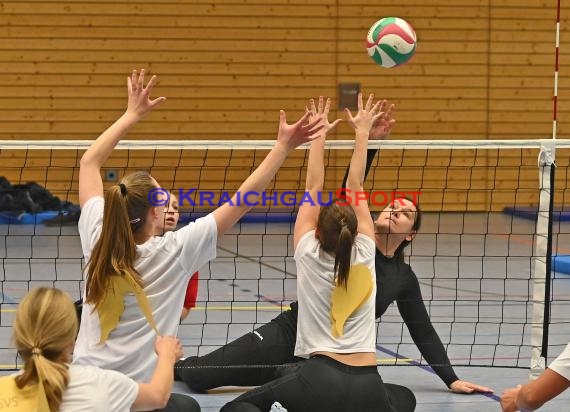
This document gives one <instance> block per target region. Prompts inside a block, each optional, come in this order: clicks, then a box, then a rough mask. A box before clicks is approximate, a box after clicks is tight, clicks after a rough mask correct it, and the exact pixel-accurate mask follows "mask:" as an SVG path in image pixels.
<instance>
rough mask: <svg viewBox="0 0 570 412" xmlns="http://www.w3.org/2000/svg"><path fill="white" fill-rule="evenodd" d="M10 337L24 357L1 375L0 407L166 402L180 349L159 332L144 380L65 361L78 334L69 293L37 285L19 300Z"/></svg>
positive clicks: (68, 408)
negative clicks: (15, 371) (15, 369)
mask: <svg viewBox="0 0 570 412" xmlns="http://www.w3.org/2000/svg"><path fill="white" fill-rule="evenodd" d="M13 330H14V332H13V333H14V336H13V339H14V342H15V345H16V348H17V349H18V353H19V354H20V356H21V357H22V359H23V361H24V368H23V371H22V373H21V374H19V375H17V376H5V377H2V378H0V400H1V401H2V405H3V406H2V408H1V409H2V410H3V411H4V410H6V411H37V412H56V411H59V412H77V411H86V412H87V411H89V412H127V411H131V410H133V411H148V410H152V409H156V408H161V407H164V406H165V405H166V402H167V401H168V398H169V396H170V389H171V386H172V370H171V369H172V367H173V365H174V362H175V361H176V359H177V358H178V357H179V356H180V354H181V353H182V346H181V344H180V342H179V341H178V339H176V338H175V337H172V336H170V337H158V338H157V339H156V342H155V350H156V353H157V355H158V362H157V365H156V368H155V370H154V373H153V374H152V377H151V380H150V382H149V383H137V382H135V381H133V380H132V379H131V378H129V377H127V376H125V375H123V374H122V373H119V372H115V371H110V370H104V369H100V368H97V367H93V366H79V365H68V363H69V362H70V360H71V352H72V351H73V346H74V340H75V336H76V334H77V317H76V316H75V307H74V305H73V302H72V300H71V298H70V297H69V296H68V295H67V294H66V293H65V292H63V291H61V290H58V289H52V288H38V289H34V290H32V291H31V292H30V293H28V294H27V295H26V296H25V297H24V299H22V301H21V302H20V304H19V306H18V310H17V312H16V318H15V321H14V329H13Z"/></svg>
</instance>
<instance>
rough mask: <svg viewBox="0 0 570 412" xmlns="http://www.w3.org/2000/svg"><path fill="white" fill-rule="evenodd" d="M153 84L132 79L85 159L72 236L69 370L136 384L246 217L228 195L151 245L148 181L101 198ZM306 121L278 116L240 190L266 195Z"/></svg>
mask: <svg viewBox="0 0 570 412" xmlns="http://www.w3.org/2000/svg"><path fill="white" fill-rule="evenodd" d="M155 83H156V77H155V76H153V77H152V78H151V79H150V81H149V82H148V84H147V85H145V82H144V70H141V71H140V72H139V71H136V70H135V71H133V72H132V74H131V76H129V77H128V79H127V86H128V87H127V89H128V103H127V110H126V112H125V113H124V114H123V115H122V116H121V117H120V118H119V119H118V120H117V121H116V122H115V123H114V124H113V125H112V126H111V127H109V128H108V129H107V130H106V131H105V132H104V133H103V134H102V135H101V136H99V138H98V139H97V140H96V141H95V142H94V143H93V144H92V145H91V147H90V148H89V149H88V150H87V151H86V152H85V154H84V155H83V157H82V158H81V164H80V170H79V202H80V205H81V219H80V220H79V234H80V237H81V246H82V249H83V254H84V256H85V259H86V262H87V268H86V289H85V294H84V296H83V301H84V304H83V311H82V315H81V327H80V330H79V335H78V337H77V343H76V348H75V352H74V363H77V364H82V365H94V366H99V367H103V368H113V369H115V370H118V371H121V372H123V373H125V374H126V375H128V376H130V377H131V378H133V379H136V380H141V381H146V380H148V379H149V378H150V375H151V373H152V370H153V368H154V366H155V365H156V361H157V358H156V355H155V354H154V350H153V342H154V338H155V336H156V334H167V335H176V333H177V330H178V324H179V323H178V320H179V317H180V308H181V307H182V304H183V300H184V294H185V293H184V292H185V290H186V285H187V283H188V280H189V278H190V276H191V275H192V274H193V273H195V272H196V271H197V270H198V269H200V267H202V266H203V265H204V264H206V263H207V262H208V261H210V260H212V259H214V258H215V257H216V245H217V239H218V238H219V237H221V236H222V235H223V234H224V233H225V232H226V231H227V230H228V229H230V228H231V227H232V226H233V225H234V224H235V223H236V222H237V221H238V220H239V219H240V218H241V217H243V215H244V214H245V213H247V212H248V211H249V210H250V209H251V207H250V206H247V205H245V204H243V202H240V201H239V200H238V198H237V195H234V197H233V198H232V201H231V202H229V203H227V204H224V205H222V206H220V207H219V208H218V209H216V210H215V211H213V212H212V213H210V214H209V215H207V216H205V217H203V218H201V219H198V220H196V221H195V222H192V223H190V224H189V225H187V226H185V227H183V228H181V229H179V230H176V231H172V232H167V233H165V234H164V236H161V237H156V236H154V234H155V233H156V228H157V227H159V224H160V220H161V219H164V207H158V206H153V205H152V204H151V203H150V199H152V196H151V195H153V191H156V190H157V189H160V186H159V184H158V183H157V182H156V180H154V179H153V178H152V176H150V175H149V174H148V173H145V172H138V173H135V174H132V175H128V176H125V177H124V178H123V179H122V180H121V181H120V183H119V184H118V185H115V186H112V187H110V188H109V189H108V190H107V191H106V192H105V193H104V190H103V182H102V180H101V167H102V166H103V164H104V163H105V161H106V160H107V159H108V158H109V156H110V155H111V153H112V151H113V148H114V147H115V145H116V144H117V143H118V142H119V140H120V139H121V138H122V137H123V136H124V135H125V134H126V133H127V132H128V131H129V130H130V129H131V128H132V127H133V126H134V125H135V124H136V123H137V122H138V121H140V120H141V119H142V118H143V117H144V116H145V115H146V114H148V113H149V112H150V111H151V110H153V109H154V108H155V107H156V106H158V105H159V104H161V103H162V102H163V101H164V100H165V98H164V97H159V98H156V99H151V98H150V93H151V91H152V88H153V86H154V85H155ZM308 118H309V114H308V113H305V115H304V116H303V117H301V119H299V120H298V121H297V122H296V123H294V124H292V125H289V124H287V122H286V118H285V112H283V111H281V113H280V122H279V130H278V134H277V141H276V143H275V146H274V147H273V149H272V150H271V151H270V152H269V153H268V155H267V157H266V158H265V160H264V161H263V162H262V163H261V164H260V165H259V166H258V168H257V169H256V170H255V171H254V172H253V173H252V174H251V176H249V177H248V178H247V179H246V181H245V182H244V183H243V184H242V185H241V186H240V188H239V192H242V193H245V192H257V193H261V192H263V191H264V190H265V188H266V186H267V184H268V183H269V182H270V181H271V179H273V177H274V176H275V174H276V173H277V171H278V170H279V168H280V166H281V164H282V163H283V162H284V161H285V158H286V157H287V155H288V154H289V153H290V152H291V151H292V150H293V149H294V148H296V147H297V146H299V145H300V144H302V143H305V142H308V141H310V140H311V139H313V136H314V135H315V134H316V133H317V132H318V131H319V130H320V128H321V127H322V126H321V125H320V124H319V122H318V121H314V122H310V123H309V122H307V120H308ZM250 204H251V203H250ZM178 401H180V405H174V404H175V403H177V402H178ZM165 410H168V411H170V410H172V411H175V410H184V411H185V412H193V411H199V410H200V407H199V406H198V404H197V403H196V402H195V401H194V400H193V399H192V398H190V397H185V396H183V395H173V396H172V398H171V400H170V402H169V404H168V406H167V408H166V409H165Z"/></svg>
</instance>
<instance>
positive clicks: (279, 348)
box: [174, 305, 300, 392]
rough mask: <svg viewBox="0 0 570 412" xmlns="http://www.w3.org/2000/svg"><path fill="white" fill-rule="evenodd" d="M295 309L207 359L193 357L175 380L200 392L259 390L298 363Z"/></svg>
mask: <svg viewBox="0 0 570 412" xmlns="http://www.w3.org/2000/svg"><path fill="white" fill-rule="evenodd" d="M296 326H297V311H296V305H292V310H290V311H287V312H283V313H282V314H280V315H279V316H277V317H276V318H275V319H273V320H272V321H271V322H269V323H267V324H265V325H263V326H261V327H259V328H257V329H256V330H255V332H251V333H248V334H246V335H244V336H242V337H240V338H238V339H236V340H235V341H233V342H230V343H228V344H227V345H224V346H222V347H221V348H219V349H216V350H215V351H213V352H211V353H209V354H207V355H204V356H198V357H197V356H190V357H188V358H186V359H184V360H181V361H178V362H177V363H176V365H175V366H174V377H175V379H176V380H181V381H184V382H185V383H186V384H187V385H188V387H190V388H191V389H193V390H195V391H198V392H201V391H205V390H208V389H212V388H217V387H219V386H228V385H231V386H258V385H263V384H264V383H267V382H270V381H272V380H274V379H276V378H278V377H279V376H280V374H281V373H282V372H283V371H284V370H286V366H283V365H285V364H290V363H294V362H297V361H299V360H300V359H299V358H296V357H295V356H294V355H293V352H294V351H295V338H296V333H297V328H296Z"/></svg>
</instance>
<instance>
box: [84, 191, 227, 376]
mask: <svg viewBox="0 0 570 412" xmlns="http://www.w3.org/2000/svg"><path fill="white" fill-rule="evenodd" d="M103 207H104V200H103V198H102V197H98V196H97V197H93V198H91V199H89V200H88V201H87V202H86V203H85V205H83V208H82V209H81V218H80V219H79V235H80V237H81V247H82V248H83V255H84V256H85V261H86V262H87V261H88V260H89V258H90V256H91V251H92V249H93V247H94V246H95V243H96V242H97V240H98V239H99V236H100V235H101V228H102V224H103ZM216 238H217V226H216V221H215V219H214V216H213V215H212V214H209V215H207V216H205V217H203V218H201V219H198V220H196V221H195V222H192V223H190V224H189V225H187V226H185V227H183V228H182V229H180V230H177V231H174V232H167V233H165V235H164V236H156V237H153V238H151V239H149V240H148V241H147V242H146V243H144V244H142V245H138V246H137V253H138V258H137V261H136V263H135V269H136V270H137V271H138V273H139V274H140V275H141V277H142V280H143V284H144V291H145V293H146V296H147V298H148V300H149V303H150V307H151V309H152V313H153V316H154V321H155V322H156V325H157V328H158V331H159V333H160V334H161V335H176V333H177V331H178V324H179V319H180V310H181V309H180V308H182V304H183V302H184V296H185V292H186V285H187V283H188V279H189V278H190V276H191V275H192V274H193V273H194V272H196V271H197V270H199V269H200V268H201V267H202V266H203V265H205V264H206V263H207V262H209V261H210V260H212V259H214V258H215V257H216ZM100 335H101V330H100V325H99V316H98V314H97V312H96V311H95V312H94V311H93V306H92V305H88V304H85V303H84V304H83V312H82V315H81V327H80V329H79V335H78V336H77V342H76V345H75V350H74V353H73V356H74V358H73V363H74V364H79V365H92V366H98V367H100V368H103V369H112V370H116V371H120V372H122V373H124V374H126V375H127V376H129V377H131V378H132V379H134V380H136V381H139V382H148V381H150V378H151V376H152V373H153V371H154V367H155V366H156V361H157V356H156V354H155V352H154V342H155V339H156V334H155V332H154V331H153V329H152V327H151V326H150V325H149V324H148V322H147V320H146V318H145V317H144V314H143V313H142V311H141V309H140V307H139V306H138V304H137V301H136V298H135V296H134V295H128V296H127V297H126V299H125V310H124V312H123V314H122V315H121V318H120V320H119V324H118V326H117V327H116V329H114V330H113V331H111V333H110V334H109V338H108V339H107V341H106V342H104V343H103V344H99V341H100V337H101V336H100Z"/></svg>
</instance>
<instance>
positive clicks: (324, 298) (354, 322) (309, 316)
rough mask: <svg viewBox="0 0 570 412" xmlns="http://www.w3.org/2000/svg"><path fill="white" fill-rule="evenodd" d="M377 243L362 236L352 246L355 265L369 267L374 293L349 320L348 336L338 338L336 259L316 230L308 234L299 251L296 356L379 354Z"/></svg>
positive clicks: (296, 250)
mask: <svg viewBox="0 0 570 412" xmlns="http://www.w3.org/2000/svg"><path fill="white" fill-rule="evenodd" d="M375 250H376V247H375V244H374V241H373V240H372V239H371V238H370V237H368V236H365V235H363V234H358V235H357V236H356V239H355V241H354V245H353V247H352V258H351V261H350V262H351V265H356V264H362V265H365V266H366V267H367V268H368V269H369V271H370V276H371V277H372V285H373V290H372V292H371V294H370V296H369V297H368V299H367V300H366V301H365V302H364V303H363V304H362V305H361V306H360V307H359V308H358V309H357V310H356V311H355V312H354V313H352V315H351V316H349V318H348V319H347V320H346V323H345V325H344V333H343V335H342V336H340V337H338V338H335V337H334V336H333V334H332V330H331V328H332V324H331V297H332V293H333V290H334V288H335V281H334V257H333V256H331V255H329V254H328V253H326V252H324V251H323V250H322V249H321V247H320V244H319V241H318V239H317V238H316V237H315V231H314V230H312V231H310V232H308V233H306V234H305V235H304V236H303V237H302V238H301V239H300V240H299V243H298V244H297V248H296V249H295V263H296V265H297V299H298V301H299V317H298V320H297V341H296V344H295V356H299V357H304V358H306V357H309V355H310V354H311V353H313V352H317V351H327V352H333V353H352V352H376V323H375V318H374V308H375V301H376V279H375V277H376V272H375V269H374V254H375Z"/></svg>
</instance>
